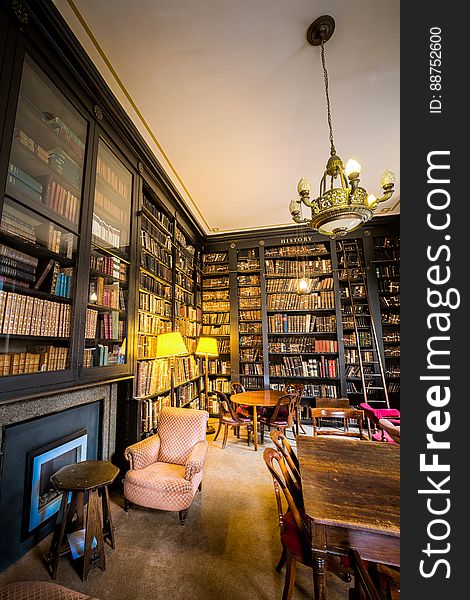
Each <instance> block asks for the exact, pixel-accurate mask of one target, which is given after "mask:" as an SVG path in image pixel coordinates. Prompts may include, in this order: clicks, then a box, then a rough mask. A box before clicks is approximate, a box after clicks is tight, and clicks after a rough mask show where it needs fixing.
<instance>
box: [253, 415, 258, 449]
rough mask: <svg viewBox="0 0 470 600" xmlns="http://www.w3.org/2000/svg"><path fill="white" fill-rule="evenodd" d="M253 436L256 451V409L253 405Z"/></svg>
mask: <svg viewBox="0 0 470 600" xmlns="http://www.w3.org/2000/svg"><path fill="white" fill-rule="evenodd" d="M253 436H254V438H255V451H256V450H258V411H257V407H256V406H253Z"/></svg>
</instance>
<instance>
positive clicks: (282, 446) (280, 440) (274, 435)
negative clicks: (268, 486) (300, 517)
mask: <svg viewBox="0 0 470 600" xmlns="http://www.w3.org/2000/svg"><path fill="white" fill-rule="evenodd" d="M269 435H270V436H271V439H272V441H273V443H274V445H275V446H276V450H278V452H280V453H281V454H282V456H283V457H284V459H285V461H286V463H287V466H288V468H289V471H290V474H291V477H290V478H289V480H288V481H286V484H287V486H288V487H289V491H290V493H291V494H292V497H293V498H294V501H295V503H296V504H297V506H298V507H301V508H303V505H304V501H303V495H302V479H301V477H300V466H299V459H298V458H297V455H296V453H295V452H294V450H293V448H292V446H291V445H290V444H289V441H288V439H287V438H286V436H285V435H284V434H283V433H282V432H281V431H278V430H276V429H273V430H272V431H271V432H270V434H269ZM291 482H293V484H294V485H293V486H292V485H290V484H291Z"/></svg>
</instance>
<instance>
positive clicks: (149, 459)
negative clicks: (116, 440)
mask: <svg viewBox="0 0 470 600" xmlns="http://www.w3.org/2000/svg"><path fill="white" fill-rule="evenodd" d="M208 418H209V414H208V413H207V412H206V411H203V410H193V409H186V408H169V407H167V408H162V410H161V411H160V416H159V419H158V429H157V431H158V433H157V434H155V435H152V436H150V437H148V438H146V439H144V440H142V441H140V442H137V443H136V444H133V445H132V446H128V447H127V448H126V449H125V451H124V456H125V458H126V459H127V460H128V461H129V463H130V470H129V471H128V472H127V473H126V477H125V479H124V510H125V511H126V512H127V511H128V510H129V506H130V505H131V504H137V505H139V506H145V507H147V508H156V509H159V510H171V511H179V516H180V521H181V525H184V523H185V521H186V516H187V513H188V509H189V507H190V506H191V503H192V501H193V498H194V496H195V494H196V491H197V490H198V489H199V490H201V485H202V477H203V469H204V463H205V460H206V455H207V448H208V444H207V441H206V426H207V420H208Z"/></svg>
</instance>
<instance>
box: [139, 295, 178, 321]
mask: <svg viewBox="0 0 470 600" xmlns="http://www.w3.org/2000/svg"><path fill="white" fill-rule="evenodd" d="M139 310H143V311H145V312H149V313H154V314H157V315H161V316H162V317H168V318H171V304H170V302H169V301H168V300H164V299H163V298H159V297H158V296H155V295H154V294H151V293H150V292H144V291H140V292H139Z"/></svg>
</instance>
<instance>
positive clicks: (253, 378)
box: [240, 375, 263, 390]
mask: <svg viewBox="0 0 470 600" xmlns="http://www.w3.org/2000/svg"><path fill="white" fill-rule="evenodd" d="M240 383H241V384H242V385H243V387H244V388H245V389H246V390H259V389H261V388H262V387H263V375H240Z"/></svg>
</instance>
